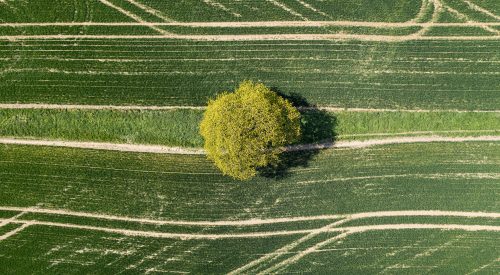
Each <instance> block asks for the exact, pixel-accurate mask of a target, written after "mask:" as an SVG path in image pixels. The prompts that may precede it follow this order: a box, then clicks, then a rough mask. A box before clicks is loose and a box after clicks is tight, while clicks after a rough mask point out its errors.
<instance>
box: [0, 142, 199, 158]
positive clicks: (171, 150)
mask: <svg viewBox="0 0 500 275" xmlns="http://www.w3.org/2000/svg"><path fill="white" fill-rule="evenodd" d="M0 144H15V145H34V146H52V147H67V148H82V149H94V150H109V151H121V152H136V153H156V154H180V155H202V154H204V151H203V149H195V148H193V149H188V148H181V147H170V146H161V145H142V144H117V143H106V142H78V141H62V140H28V139H15V138H0Z"/></svg>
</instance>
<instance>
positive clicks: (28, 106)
mask: <svg viewBox="0 0 500 275" xmlns="http://www.w3.org/2000/svg"><path fill="white" fill-rule="evenodd" d="M206 108H207V107H206V106H140V105H124V106H120V105H75V104H38V103H34V104H30V103H27V104H17V103H13V104H9V103H0V109H52V110H64V109H70V110H74V109H75V110H178V109H190V110H204V109H206ZM499 112H500V110H499Z"/></svg>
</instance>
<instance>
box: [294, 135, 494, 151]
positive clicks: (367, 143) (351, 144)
mask: <svg viewBox="0 0 500 275" xmlns="http://www.w3.org/2000/svg"><path fill="white" fill-rule="evenodd" d="M468 141H500V136H479V137H443V136H420V137H418V136H417V137H398V138H385V139H372V140H363V141H338V142H335V143H331V142H327V143H318V144H300V145H292V146H288V147H286V148H285V151H288V152H293V151H307V150H318V149H328V148H366V147H372V146H377V145H389V144H403V143H426V142H468Z"/></svg>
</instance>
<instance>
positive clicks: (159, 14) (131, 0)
mask: <svg viewBox="0 0 500 275" xmlns="http://www.w3.org/2000/svg"><path fill="white" fill-rule="evenodd" d="M126 1H127V2H129V3H130V4H132V5H134V6H136V7H138V8H140V9H141V10H143V11H145V12H147V13H149V14H152V15H154V16H156V17H158V18H160V19H163V20H164V21H166V22H175V21H174V20H172V19H171V18H169V17H167V16H166V15H165V14H163V13H162V12H160V11H159V10H155V9H153V8H151V7H149V6H146V5H144V4H142V3H139V2H137V1H135V0H126Z"/></svg>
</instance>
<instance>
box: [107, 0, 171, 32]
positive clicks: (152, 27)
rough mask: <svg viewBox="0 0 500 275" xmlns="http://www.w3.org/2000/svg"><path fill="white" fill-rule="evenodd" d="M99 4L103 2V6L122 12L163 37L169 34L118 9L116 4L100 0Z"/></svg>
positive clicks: (134, 15) (138, 17) (132, 14)
mask: <svg viewBox="0 0 500 275" xmlns="http://www.w3.org/2000/svg"><path fill="white" fill-rule="evenodd" d="M99 2H101V3H102V4H104V5H106V6H108V7H110V8H112V9H114V10H116V11H118V12H120V13H121V14H124V15H125V16H127V17H129V18H132V19H134V20H135V21H137V22H138V23H140V24H142V25H143V26H147V27H149V28H151V29H153V30H155V31H157V32H158V33H160V34H162V35H166V34H168V32H167V31H165V30H163V29H160V28H158V27H156V26H154V25H151V23H149V22H146V21H145V20H144V19H142V18H141V17H140V16H138V15H136V14H134V13H131V12H129V11H127V10H125V9H123V8H121V7H118V6H116V5H115V4H113V3H111V2H109V1H108V0H99Z"/></svg>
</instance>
